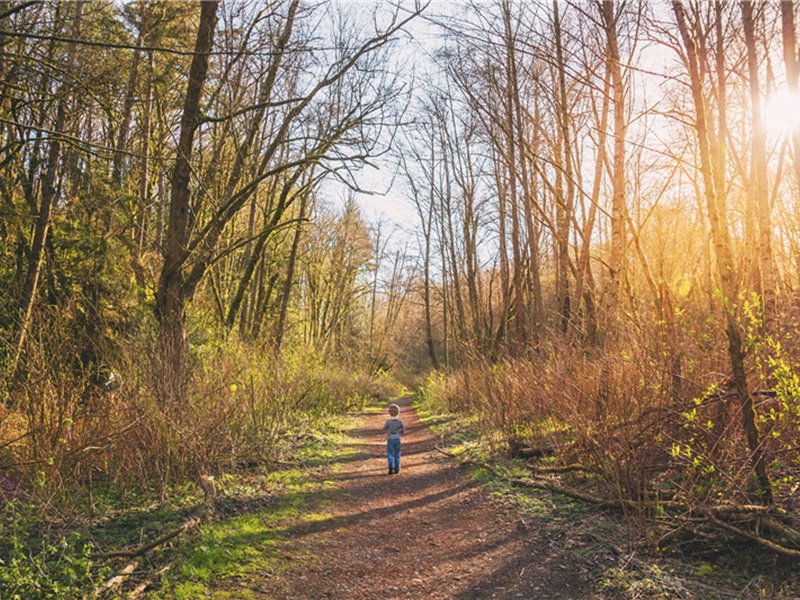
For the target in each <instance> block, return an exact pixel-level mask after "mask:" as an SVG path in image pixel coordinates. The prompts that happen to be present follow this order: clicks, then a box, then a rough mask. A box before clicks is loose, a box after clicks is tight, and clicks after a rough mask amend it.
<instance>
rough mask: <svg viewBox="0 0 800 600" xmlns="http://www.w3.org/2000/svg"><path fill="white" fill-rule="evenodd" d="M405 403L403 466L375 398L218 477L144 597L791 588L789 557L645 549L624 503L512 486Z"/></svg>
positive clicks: (638, 593) (793, 591)
mask: <svg viewBox="0 0 800 600" xmlns="http://www.w3.org/2000/svg"><path fill="white" fill-rule="evenodd" d="M411 400H412V398H411V396H410V395H408V396H404V397H403V398H401V399H399V400H398V401H397V402H398V404H399V405H400V407H401V413H400V417H401V418H402V419H403V421H404V423H405V425H406V431H407V433H406V435H405V436H404V438H403V458H402V469H401V473H400V474H398V475H387V463H386V457H385V448H386V442H385V434H384V433H383V431H382V426H383V423H384V421H385V419H386V418H387V414H386V410H385V407H373V408H372V409H367V410H366V411H365V412H364V413H363V414H359V415H354V416H353V417H352V418H350V419H348V420H347V422H346V423H345V424H344V431H343V432H337V430H336V428H334V429H332V430H331V433H330V435H329V436H328V437H327V438H326V440H325V441H323V442H321V443H318V444H313V443H312V445H311V446H310V448H311V452H310V453H309V454H306V455H305V456H301V457H299V459H300V462H297V463H287V464H283V465H282V466H281V467H280V468H275V469H274V470H271V471H270V472H268V473H267V474H265V475H257V474H253V475H252V478H251V479H248V478H247V477H242V476H238V475H237V476H236V477H235V478H231V479H228V480H227V482H226V481H225V480H222V481H219V482H218V484H219V486H220V497H218V498H217V501H216V502H215V504H214V511H215V518H213V519H211V520H210V521H208V522H207V523H206V524H205V525H203V526H201V528H200V530H199V531H198V532H196V533H195V534H194V535H192V536H191V537H190V539H186V540H185V541H184V542H183V543H182V544H179V545H178V546H177V547H175V548H174V549H173V551H171V552H165V554H164V556H163V557H160V558H159V557H154V558H153V562H152V563H151V564H150V565H149V569H148V570H149V571H150V572H151V573H152V572H155V571H156V570H158V571H159V572H164V573H165V575H164V576H163V577H162V578H161V585H158V586H156V587H157V589H156V590H154V591H153V592H151V595H150V596H149V597H150V598H154V599H155V598H158V599H164V600H167V599H168V600H175V599H177V600H183V599H188V598H211V599H212V600H233V599H237V600H238V599H243V600H260V599H276V600H277V599H281V600H282V599H300V600H302V599H341V600H344V599H347V600H358V599H373V598H374V599H381V600H383V599H401V598H405V599H437V598H440V599H444V598H450V599H464V600H466V599H495V598H496V599H515V600H516V599H518V598H523V599H531V600H534V599H535V600H548V599H553V600H567V599H575V600H618V599H619V600H638V599H660V600H661V599H663V600H667V599H673V598H674V599H691V600H701V599H702V600H716V599H726V598H739V599H747V600H749V599H755V598H773V599H781V600H800V572H799V571H798V570H797V568H796V565H795V566H791V565H789V566H788V568H787V565H786V564H783V563H780V561H776V560H775V559H774V557H765V556H764V555H763V553H752V552H746V553H743V555H744V556H746V557H748V558H747V559H746V561H749V562H743V561H742V559H741V556H740V557H739V558H736V556H733V557H731V556H728V555H721V556H714V555H711V554H709V553H706V554H700V555H694V556H692V555H683V554H680V553H677V554H676V553H675V552H673V554H672V556H669V555H666V554H663V553H659V552H655V553H651V554H648V553H647V552H646V550H644V549H643V548H645V547H644V546H642V545H641V544H639V543H638V542H631V540H636V539H637V538H639V537H640V536H639V535H638V532H636V531H634V530H633V529H635V527H636V525H635V522H634V521H631V520H626V519H625V518H624V517H623V516H622V515H620V514H617V513H614V512H608V511H604V510H601V509H599V508H596V507H591V506H587V505H585V504H583V503H578V502H574V501H571V500H569V499H567V498H564V497H562V496H557V495H552V494H550V493H549V492H544V491H541V490H527V491H520V490H519V489H518V488H512V487H511V486H510V485H507V484H505V483H504V482H503V481H500V480H498V479H497V478H495V477H493V476H492V475H491V474H490V473H489V472H488V471H487V470H485V469H476V468H474V467H471V466H466V465H464V464H463V463H461V462H459V461H458V460H454V459H453V458H450V457H448V456H445V455H443V454H442V453H440V452H437V451H436V444H437V443H442V442H445V443H447V442H449V443H453V444H455V445H456V447H458V445H459V444H462V449H463V443H464V436H463V435H461V434H464V435H466V436H467V438H468V437H469V435H471V434H470V432H469V431H468V430H467V429H468V428H467V427H461V428H460V426H459V425H458V421H457V420H452V421H451V420H448V419H447V418H431V417H426V418H425V419H422V420H421V419H420V417H419V415H418V414H417V411H416V410H415V408H414V407H413V406H412V402H411ZM339 425H342V423H340V424H339ZM453 426H455V428H456V431H455V432H454V431H453ZM448 428H449V429H448ZM459 428H460V429H459ZM443 432H444V439H442V436H443ZM331 436H332V437H331ZM459 438H460V440H461V441H460V442H459ZM331 440H333V441H334V443H331ZM466 443H467V444H469V441H467V442H466ZM456 450H457V448H456ZM176 557H177V558H176ZM162 561H168V562H169V563H170V564H168V565H166V566H164V562H162ZM785 562H786V561H784V563H785Z"/></svg>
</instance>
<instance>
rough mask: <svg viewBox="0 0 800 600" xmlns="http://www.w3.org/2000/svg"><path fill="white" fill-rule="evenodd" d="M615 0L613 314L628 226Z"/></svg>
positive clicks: (610, 28) (610, 19)
mask: <svg viewBox="0 0 800 600" xmlns="http://www.w3.org/2000/svg"><path fill="white" fill-rule="evenodd" d="M614 13H615V9H614V2H613V1H612V0H604V1H603V5H602V17H603V25H604V27H605V33H606V41H607V44H608V46H607V48H608V60H607V62H606V65H607V68H608V70H609V73H610V74H611V91H612V100H613V105H614V158H613V173H612V177H611V183H612V188H613V193H612V200H611V261H610V263H609V270H610V273H611V294H610V298H611V302H610V306H609V309H610V311H611V313H612V314H614V313H615V312H616V310H617V308H618V302H619V292H620V287H621V285H622V282H623V281H624V278H625V263H626V257H625V254H626V252H625V249H626V247H627V233H626V228H625V213H626V201H625V135H626V131H627V124H626V122H625V88H624V85H625V84H624V82H623V80H622V68H621V65H620V54H619V42H618V40H617V16H616V15H615V14H614Z"/></svg>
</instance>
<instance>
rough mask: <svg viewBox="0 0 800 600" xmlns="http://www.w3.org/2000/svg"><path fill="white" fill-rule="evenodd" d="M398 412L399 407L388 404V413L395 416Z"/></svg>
mask: <svg viewBox="0 0 800 600" xmlns="http://www.w3.org/2000/svg"><path fill="white" fill-rule="evenodd" d="M399 412H400V407H399V406H397V404H390V405H389V414H390V415H392V416H393V417H396V416H397V413H399Z"/></svg>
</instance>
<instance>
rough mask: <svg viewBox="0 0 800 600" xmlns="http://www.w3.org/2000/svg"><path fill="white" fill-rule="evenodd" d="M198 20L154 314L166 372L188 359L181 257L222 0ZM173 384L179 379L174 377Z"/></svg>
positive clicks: (208, 5) (176, 371)
mask: <svg viewBox="0 0 800 600" xmlns="http://www.w3.org/2000/svg"><path fill="white" fill-rule="evenodd" d="M201 7H202V8H201V11H200V25H199V27H198V30H197V40H196V42H195V50H194V51H195V54H194V57H193V58H192V64H191V67H190V70H189V84H188V86H187V90H186V99H185V102H184V105H183V116H182V117H181V128H180V137H179V139H178V150H177V157H176V160H175V168H174V170H173V172H172V193H171V197H170V204H169V217H168V219H169V220H168V224H169V225H168V227H169V229H168V231H167V239H166V249H165V255H164V266H163V267H162V269H161V276H160V278H159V282H158V289H157V291H156V316H157V317H158V321H159V326H160V332H159V333H160V341H161V345H162V359H163V361H164V364H163V366H164V367H165V368H166V369H167V374H168V375H171V376H173V377H179V376H180V375H181V370H182V366H183V360H184V350H185V348H184V343H185V342H184V316H185V310H186V296H185V289H184V273H183V262H184V254H185V252H186V251H187V244H188V241H189V211H190V199H191V192H190V190H189V179H190V177H191V171H192V170H191V162H190V160H191V157H192V146H193V142H194V135H195V131H196V130H197V126H198V123H199V117H200V100H201V98H202V95H203V87H204V86H205V81H206V77H207V75H208V59H209V54H210V53H211V48H212V46H213V44H214V28H215V26H216V20H217V8H218V7H219V0H204V1H203V2H201ZM174 383H176V384H177V383H178V381H177V380H176V381H175V382H174Z"/></svg>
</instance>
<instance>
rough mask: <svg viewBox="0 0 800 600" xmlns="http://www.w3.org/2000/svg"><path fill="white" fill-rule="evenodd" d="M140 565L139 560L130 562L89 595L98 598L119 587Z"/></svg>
mask: <svg viewBox="0 0 800 600" xmlns="http://www.w3.org/2000/svg"><path fill="white" fill-rule="evenodd" d="M138 566H139V561H138V560H134V561H131V562H129V563H128V564H127V565H125V566H124V567H123V568H122V570H121V571H120V572H119V573H117V574H116V575H114V577H112V578H111V579H109V580H108V581H106V582H105V583H104V584H103V585H101V586H98V587H96V588H95V589H94V590H93V591H92V593H91V594H90V595H89V596H88V597H89V598H97V597H98V596H100V595H101V594H104V593H105V592H108V591H110V590H113V589H115V588H117V587H119V586H120V585H122V583H123V582H124V581H125V580H126V579H127V578H128V577H130V576H131V573H133V572H134V571H135V570H136V567H138ZM84 598H86V596H84Z"/></svg>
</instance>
